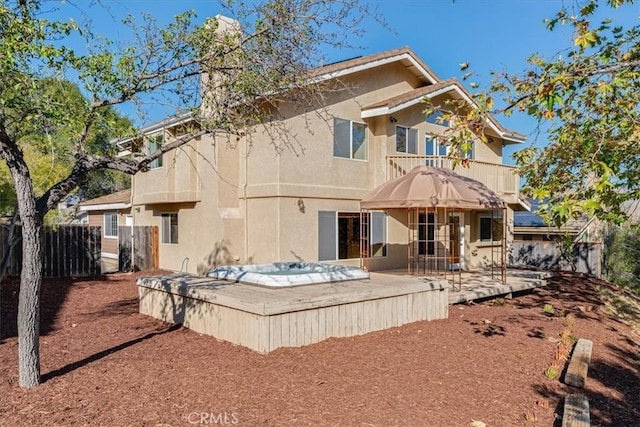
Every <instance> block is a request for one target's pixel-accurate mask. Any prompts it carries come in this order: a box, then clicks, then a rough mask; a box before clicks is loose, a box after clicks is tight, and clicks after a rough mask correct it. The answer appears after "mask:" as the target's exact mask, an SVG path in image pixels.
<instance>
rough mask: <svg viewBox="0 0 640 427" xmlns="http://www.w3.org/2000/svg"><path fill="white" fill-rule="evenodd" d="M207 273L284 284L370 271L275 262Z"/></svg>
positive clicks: (362, 274) (335, 279)
mask: <svg viewBox="0 0 640 427" xmlns="http://www.w3.org/2000/svg"><path fill="white" fill-rule="evenodd" d="M207 276H208V277H212V278H215V279H219V280H229V281H233V282H240V283H247V284H251V285H260V286H268V287H272V288H282V287H287V286H300V285H312V284H314V283H330V282H342V281H345V280H360V279H368V278H369V273H368V272H366V271H364V270H362V269H360V268H357V267H349V266H344V265H331V264H314V263H310V262H275V263H273V264H252V265H225V266H221V267H218V268H216V269H215V270H211V271H210V272H209V273H207Z"/></svg>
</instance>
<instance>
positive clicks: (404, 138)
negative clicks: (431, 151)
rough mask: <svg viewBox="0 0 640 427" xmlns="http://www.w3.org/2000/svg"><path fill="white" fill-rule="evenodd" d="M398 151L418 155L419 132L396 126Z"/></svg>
mask: <svg viewBox="0 0 640 427" xmlns="http://www.w3.org/2000/svg"><path fill="white" fill-rule="evenodd" d="M396 151H397V152H398V153H406V154H418V131H417V130H415V129H411V128H408V127H404V126H396Z"/></svg>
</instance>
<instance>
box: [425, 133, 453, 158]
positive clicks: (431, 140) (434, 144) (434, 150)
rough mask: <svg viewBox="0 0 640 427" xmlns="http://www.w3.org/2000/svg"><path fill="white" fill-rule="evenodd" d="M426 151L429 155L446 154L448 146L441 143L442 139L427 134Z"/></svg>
mask: <svg viewBox="0 0 640 427" xmlns="http://www.w3.org/2000/svg"><path fill="white" fill-rule="evenodd" d="M425 141H426V147H425V153H426V154H427V156H446V155H447V154H448V148H449V147H447V145H446V144H441V143H440V140H439V139H438V138H437V137H435V136H430V135H429V136H427V138H426V140H425Z"/></svg>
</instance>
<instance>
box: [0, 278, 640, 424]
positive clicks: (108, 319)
mask: <svg viewBox="0 0 640 427" xmlns="http://www.w3.org/2000/svg"><path fill="white" fill-rule="evenodd" d="M135 278H136V276H135V275H112V276H108V277H104V278H101V279H100V280H75V281H71V280H67V281H46V282H45V283H44V285H43V289H42V301H43V307H42V313H43V314H42V317H43V318H42V332H43V336H42V338H41V360H42V373H43V380H44V383H43V384H42V385H41V386H39V387H37V388H35V389H32V390H23V389H20V388H19V387H18V385H17V339H16V337H15V334H16V332H15V317H13V316H15V304H16V299H17V295H16V294H17V284H16V283H15V282H14V281H9V282H5V283H4V285H3V286H4V292H3V313H4V320H3V328H4V329H5V334H4V336H3V337H4V338H3V340H2V344H1V345H0V370H1V374H0V424H1V425H3V426H32V425H65V426H66V425H104V426H127V425H132V426H140V425H145V426H189V425H216V424H217V425H220V424H228V425H233V424H236V425H361V426H363V425H364V426H387V425H420V426H469V425H470V424H471V423H472V421H482V422H484V423H486V425H489V426H516V425H526V426H551V425H554V424H555V425H560V423H559V420H558V419H557V418H558V416H559V415H558V414H561V413H562V401H563V398H564V396H565V395H566V394H568V393H572V392H576V390H575V389H572V388H571V387H569V386H566V385H563V384H562V383H561V382H560V381H558V380H550V379H548V378H547V377H546V376H545V375H544V371H545V368H546V367H547V366H548V365H549V363H550V362H552V361H553V360H554V349H555V348H556V345H557V342H558V340H559V334H560V332H561V330H562V328H563V320H564V318H563V315H564V314H566V313H573V314H574V315H575V316H576V325H575V335H576V336H577V337H581V338H588V339H591V340H593V343H594V348H593V358H592V365H591V369H590V371H589V377H588V380H587V384H586V387H585V389H583V392H584V393H586V394H587V396H588V398H589V403H590V406H591V417H592V425H594V426H596V425H612V426H637V425H640V400H639V398H638V396H640V381H639V373H640V372H639V370H640V356H639V351H638V350H639V343H640V337H639V336H638V335H637V334H636V333H635V332H634V331H633V330H632V329H631V328H630V327H629V326H627V325H626V324H623V323H621V322H619V321H616V320H614V319H613V318H612V317H611V316H610V315H608V314H607V311H606V308H605V305H604V303H603V301H602V300H601V299H600V297H599V294H598V293H597V292H596V291H595V287H596V286H597V285H602V284H603V283H601V282H598V281H596V280H594V279H587V278H582V277H579V276H572V275H563V276H558V277H555V278H554V279H552V280H551V281H550V285H549V286H548V287H547V288H546V289H539V290H536V291H535V292H534V293H532V294H529V295H525V296H520V297H517V298H514V299H511V300H504V301H502V300H498V301H497V302H496V301H493V302H492V301H487V302H483V303H478V304H472V305H461V306H452V307H450V311H449V318H448V319H446V320H439V321H432V322H418V323H414V324H410V325H406V326H403V327H400V328H394V329H390V330H386V331H380V332H374V333H369V334H366V335H363V336H359V337H352V338H341V339H335V338H333V339H329V340H327V341H324V342H321V343H318V344H314V345H310V346H306V347H302V348H286V349H279V350H277V351H275V352H273V353H271V354H268V355H260V354H256V353H254V352H252V351H250V350H248V349H245V348H242V347H238V346H234V345H231V344H229V343H226V342H221V341H217V340H216V339H215V338H212V337H209V336H203V335H199V334H197V333H195V332H192V331H189V330H186V329H183V328H179V327H171V326H170V325H167V324H163V323H162V322H160V321H157V320H154V319H152V318H149V317H146V316H143V315H140V314H138V311H137V291H136V287H135ZM545 304H551V305H552V306H553V308H554V310H555V313H556V315H554V316H549V315H547V314H545V313H544V312H543V307H544V305H545ZM12 318H13V320H12Z"/></svg>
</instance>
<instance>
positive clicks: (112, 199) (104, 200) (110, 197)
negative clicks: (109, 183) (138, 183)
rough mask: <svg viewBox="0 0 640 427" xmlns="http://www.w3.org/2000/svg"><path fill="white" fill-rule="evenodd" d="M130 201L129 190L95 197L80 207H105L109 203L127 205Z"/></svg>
mask: <svg viewBox="0 0 640 427" xmlns="http://www.w3.org/2000/svg"><path fill="white" fill-rule="evenodd" d="M130 201H131V190H130V189H129V190H122V191H117V192H115V193H111V194H107V195H106V196H101V197H96V198H95V199H90V200H86V201H84V202H82V203H80V206H93V205H107V204H111V203H129V202H130Z"/></svg>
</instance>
